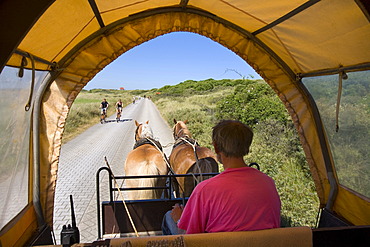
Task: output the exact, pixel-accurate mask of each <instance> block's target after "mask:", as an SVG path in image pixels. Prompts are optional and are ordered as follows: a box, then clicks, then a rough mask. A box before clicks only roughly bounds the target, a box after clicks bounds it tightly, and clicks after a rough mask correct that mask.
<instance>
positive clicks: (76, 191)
mask: <svg viewBox="0 0 370 247" xmlns="http://www.w3.org/2000/svg"><path fill="white" fill-rule="evenodd" d="M109 119H110V120H114V116H112V117H110V118H109ZM121 119H123V120H124V121H122V122H119V123H117V122H114V121H112V122H108V123H105V124H100V123H98V124H96V125H94V126H93V127H91V128H89V129H88V130H87V131H85V132H84V133H82V134H81V135H79V136H78V137H76V138H75V139H73V140H71V141H69V142H68V143H66V144H64V145H62V148H61V154H60V160H59V171H58V180H57V185H56V192H55V206H54V233H55V237H56V240H57V244H59V243H60V232H61V229H62V226H63V225H66V224H71V213H70V202H69V195H72V196H73V201H74V208H75V214H76V221H77V227H78V228H79V230H80V238H81V240H80V241H81V243H87V242H92V241H94V240H96V239H97V236H98V233H97V232H98V230H97V211H96V210H97V205H96V188H95V187H96V186H95V184H96V172H97V170H98V169H99V168H100V167H102V166H106V165H105V162H104V156H106V157H107V159H108V161H109V164H110V165H111V167H112V170H113V173H114V175H116V176H118V175H124V174H123V173H124V167H123V166H124V162H125V159H126V156H127V154H128V152H129V151H131V150H132V147H133V145H134V134H135V127H136V126H135V123H134V120H137V121H138V122H145V121H147V120H149V125H150V126H151V127H152V130H153V134H154V137H156V138H157V139H158V140H159V141H160V143H161V144H162V145H163V146H165V145H167V144H169V143H172V142H173V137H172V131H171V128H170V127H169V126H168V125H167V123H166V122H164V120H163V119H162V117H161V116H160V114H159V112H158V110H157V108H156V107H155V105H154V104H153V103H152V102H151V101H150V100H148V99H142V100H140V101H137V102H136V104H130V105H129V106H127V107H126V108H124V109H123V112H122V118H121ZM171 148H172V147H171V145H169V147H167V148H164V152H165V153H166V155H168V156H169V154H170V151H171ZM101 174H102V178H101V184H102V186H101V188H100V191H101V199H102V200H108V190H107V186H106V185H107V181H108V180H107V175H106V173H105V172H102V173H101Z"/></svg>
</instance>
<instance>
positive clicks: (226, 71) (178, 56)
mask: <svg viewBox="0 0 370 247" xmlns="http://www.w3.org/2000/svg"><path fill="white" fill-rule="evenodd" d="M235 71H236V72H235ZM242 76H244V77H245V78H252V76H253V78H254V79H257V78H261V77H260V76H259V75H258V74H257V73H256V72H255V71H254V70H253V69H252V68H251V67H250V66H249V65H248V64H247V63H246V62H245V61H244V60H242V59H241V58H240V57H239V56H237V55H236V54H235V53H234V52H232V51H230V50H229V49H227V48H225V47H224V46H222V45H220V44H218V43H216V42H214V41H213V40H211V39H209V38H206V37H203V36H201V35H198V34H194V33H186V32H176V33H170V34H166V35H163V36H160V37H157V38H155V39H153V40H150V41H148V42H145V43H143V44H141V45H139V46H136V47H134V48H133V49H131V50H129V51H127V52H126V53H124V54H122V55H121V56H120V57H119V58H117V59H116V60H115V61H114V62H112V63H111V64H109V65H108V66H107V67H105V68H104V69H103V70H102V71H100V72H99V73H98V74H97V75H96V76H95V77H94V78H93V79H92V80H91V81H90V82H89V83H88V84H87V85H86V86H85V89H87V90H90V89H94V88H107V89H119V88H120V87H124V88H125V89H126V90H133V89H152V88H160V87H163V86H165V85H175V84H178V83H180V82H183V81H186V80H195V81H199V80H205V79H209V78H213V79H226V78H229V79H241V78H242Z"/></svg>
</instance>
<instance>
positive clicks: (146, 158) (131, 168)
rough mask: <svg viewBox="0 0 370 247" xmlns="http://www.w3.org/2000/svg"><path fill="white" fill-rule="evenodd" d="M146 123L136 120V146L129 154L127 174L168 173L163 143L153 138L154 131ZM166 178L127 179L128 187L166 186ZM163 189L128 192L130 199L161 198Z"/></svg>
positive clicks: (126, 184) (126, 166)
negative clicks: (163, 154)
mask: <svg viewBox="0 0 370 247" xmlns="http://www.w3.org/2000/svg"><path fill="white" fill-rule="evenodd" d="M148 123H149V121H147V122H146V123H138V122H137V121H136V120H135V125H136V131H135V141H136V143H135V146H134V149H133V150H131V151H130V153H129V154H128V155H127V158H126V162H125V176H141V175H167V174H168V170H169V169H168V166H167V164H166V162H165V160H164V157H163V156H162V146H161V144H160V143H159V142H158V141H156V140H154V139H153V132H152V129H151V128H150V126H149V125H148ZM165 183H166V179H165V178H141V179H126V181H125V187H126V188H135V187H158V186H161V187H162V186H165ZM162 192H163V190H161V189H157V190H133V191H128V192H127V195H128V197H127V199H128V200H140V199H156V198H160V197H161V195H162Z"/></svg>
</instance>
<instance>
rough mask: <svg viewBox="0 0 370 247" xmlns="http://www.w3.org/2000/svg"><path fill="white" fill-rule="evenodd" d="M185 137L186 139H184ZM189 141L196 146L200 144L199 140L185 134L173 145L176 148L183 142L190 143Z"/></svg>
mask: <svg viewBox="0 0 370 247" xmlns="http://www.w3.org/2000/svg"><path fill="white" fill-rule="evenodd" d="M184 139H185V140H184ZM189 142H190V143H191V144H192V145H195V146H199V144H198V142H197V141H196V140H194V139H192V138H190V137H188V136H185V137H181V138H178V139H177V140H176V142H175V144H174V145H173V148H176V147H177V146H180V145H182V144H189Z"/></svg>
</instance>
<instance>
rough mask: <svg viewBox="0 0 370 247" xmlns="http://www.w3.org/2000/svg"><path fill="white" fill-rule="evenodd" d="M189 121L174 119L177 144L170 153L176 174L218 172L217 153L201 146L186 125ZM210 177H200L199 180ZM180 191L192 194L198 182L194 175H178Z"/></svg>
mask: <svg viewBox="0 0 370 247" xmlns="http://www.w3.org/2000/svg"><path fill="white" fill-rule="evenodd" d="M187 122H188V121H187V120H185V121H176V119H174V123H175V125H174V127H173V137H174V139H175V144H174V146H173V148H172V152H171V155H170V165H171V168H172V169H173V171H174V172H175V174H187V173H212V172H218V163H217V162H216V155H215V154H214V153H213V152H212V151H211V150H210V149H208V148H206V147H200V146H199V145H198V144H197V143H196V141H195V140H194V139H192V136H191V133H190V131H189V129H188V127H187V126H186V123H187ZM199 178H200V180H202V179H203V180H204V179H207V178H209V177H205V176H202V177H198V181H199ZM177 181H178V183H179V187H180V188H179V192H181V193H184V195H185V196H190V194H191V192H192V191H193V189H194V187H195V186H196V184H195V183H194V178H193V177H187V178H183V177H178V179H177Z"/></svg>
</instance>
